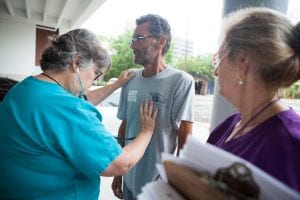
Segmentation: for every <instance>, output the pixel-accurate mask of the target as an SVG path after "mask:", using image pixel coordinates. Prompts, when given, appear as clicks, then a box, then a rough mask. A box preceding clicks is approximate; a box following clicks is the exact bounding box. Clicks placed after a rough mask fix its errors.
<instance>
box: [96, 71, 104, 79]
mask: <svg viewBox="0 0 300 200" xmlns="http://www.w3.org/2000/svg"><path fill="white" fill-rule="evenodd" d="M102 75H103V72H100V71H98V72H97V71H95V78H94V81H96V80H98V78H100V76H102Z"/></svg>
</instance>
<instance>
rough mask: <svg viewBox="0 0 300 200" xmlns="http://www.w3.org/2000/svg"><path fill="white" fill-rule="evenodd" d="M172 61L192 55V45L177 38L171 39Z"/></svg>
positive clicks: (190, 42)
mask: <svg viewBox="0 0 300 200" xmlns="http://www.w3.org/2000/svg"><path fill="white" fill-rule="evenodd" d="M173 45H174V46H173V59H174V60H177V59H179V58H184V57H185V56H192V55H193V48H194V43H193V42H192V41H189V40H186V39H182V38H179V37H174V38H173Z"/></svg>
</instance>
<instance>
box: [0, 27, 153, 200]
mask: <svg viewBox="0 0 300 200" xmlns="http://www.w3.org/2000/svg"><path fill="white" fill-rule="evenodd" d="M110 65H111V60H110V57H109V55H108V53H107V51H106V50H105V49H103V48H102V47H101V45H100V43H99V41H98V40H97V38H96V36H95V35H94V34H93V33H92V32H90V31H88V30H85V29H76V30H72V31H69V32H68V33H66V34H63V35H60V36H56V37H53V38H52V39H51V40H50V42H49V44H48V46H47V47H46V48H45V49H44V51H43V54H42V58H41V69H42V71H43V73H41V74H39V75H37V76H29V77H27V78H25V79H24V80H23V81H21V82H20V83H18V84H17V85H15V86H14V87H13V88H12V89H11V90H10V91H9V92H8V93H7V95H6V96H5V98H4V100H3V102H1V104H0V130H1V133H0V158H1V159H0V177H1V178H0V199H98V196H99V188H100V178H99V177H100V176H119V175H122V174H124V173H126V172H128V171H129V170H130V168H131V167H132V166H133V165H134V164H136V163H137V162H138V160H139V159H140V158H141V157H142V155H143V153H144V152H145V149H146V147H147V145H148V143H149V141H150V139H151V136H152V134H153V130H154V128H155V119H156V115H157V109H154V108H153V104H152V102H145V103H144V104H142V105H141V109H140V118H139V117H138V116H137V118H139V119H137V120H140V125H141V131H140V133H139V134H138V136H137V137H136V138H135V139H133V141H132V142H131V143H130V144H129V145H127V146H126V147H124V148H123V149H122V148H121V146H120V145H119V144H118V143H117V141H116V139H115V138H113V137H112V135H111V134H110V133H109V132H108V131H107V130H106V128H105V126H104V125H103V124H102V115H101V114H100V113H99V112H98V110H97V109H96V108H95V107H94V105H93V104H97V103H99V102H101V101H102V100H103V99H104V98H105V97H107V96H108V95H109V94H110V93H112V92H113V91H114V90H115V89H117V88H119V87H121V86H122V85H123V84H125V83H126V82H127V81H128V80H130V79H131V78H132V75H131V74H130V72H128V71H125V72H123V73H122V74H121V76H120V78H119V79H118V81H116V82H115V83H113V84H112V85H109V86H107V87H104V88H101V89H98V90H95V91H93V92H90V93H87V94H86V91H87V89H88V88H89V87H90V86H91V85H92V82H93V81H94V80H96V79H98V78H99V77H100V76H101V75H102V74H104V73H105V72H106V71H107V70H108V69H109V67H110ZM91 102H92V103H93V104H92V103H91Z"/></svg>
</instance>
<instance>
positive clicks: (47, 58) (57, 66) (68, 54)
mask: <svg viewBox="0 0 300 200" xmlns="http://www.w3.org/2000/svg"><path fill="white" fill-rule="evenodd" d="M75 56H78V63H77V64H78V66H79V67H81V68H85V67H90V66H91V65H92V64H93V63H96V65H97V67H98V68H99V69H101V68H106V70H108V69H109V68H110V66H111V59H110V56H109V54H108V52H107V51H106V50H105V49H104V48H103V47H102V46H101V44H100V42H99V41H98V39H97V37H96V35H95V34H94V33H93V32H91V31H89V30H87V29H75V30H71V31H69V32H67V33H65V34H63V35H60V36H53V37H51V38H49V43H48V46H46V48H45V49H44V50H43V52H42V58H41V61H40V64H41V69H42V70H43V71H45V70H48V69H51V70H57V71H63V70H66V69H68V68H69V65H70V63H71V62H72V61H73V59H74V58H75Z"/></svg>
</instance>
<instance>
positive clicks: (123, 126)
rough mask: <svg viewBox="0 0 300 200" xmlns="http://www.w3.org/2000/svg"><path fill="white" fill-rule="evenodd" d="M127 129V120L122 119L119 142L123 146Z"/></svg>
mask: <svg viewBox="0 0 300 200" xmlns="http://www.w3.org/2000/svg"><path fill="white" fill-rule="evenodd" d="M125 130H126V121H122V123H121V125H120V127H119V130H118V143H119V144H120V145H121V147H124V146H125Z"/></svg>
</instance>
